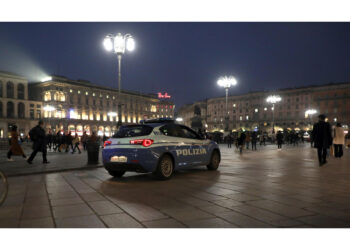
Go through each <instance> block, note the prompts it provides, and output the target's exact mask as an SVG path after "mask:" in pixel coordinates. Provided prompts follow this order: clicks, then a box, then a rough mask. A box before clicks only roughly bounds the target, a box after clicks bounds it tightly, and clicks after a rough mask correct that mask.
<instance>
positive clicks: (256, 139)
mask: <svg viewBox="0 0 350 250" xmlns="http://www.w3.org/2000/svg"><path fill="white" fill-rule="evenodd" d="M257 141H258V135H257V133H256V132H255V131H254V132H253V133H252V150H256V143H257Z"/></svg>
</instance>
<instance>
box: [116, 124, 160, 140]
mask: <svg viewBox="0 0 350 250" xmlns="http://www.w3.org/2000/svg"><path fill="white" fill-rule="evenodd" d="M152 130H153V128H152V127H151V126H147V125H129V126H122V127H120V129H119V130H118V132H117V133H115V134H114V135H113V138H125V137H137V136H145V135H149V134H150V133H151V132H152Z"/></svg>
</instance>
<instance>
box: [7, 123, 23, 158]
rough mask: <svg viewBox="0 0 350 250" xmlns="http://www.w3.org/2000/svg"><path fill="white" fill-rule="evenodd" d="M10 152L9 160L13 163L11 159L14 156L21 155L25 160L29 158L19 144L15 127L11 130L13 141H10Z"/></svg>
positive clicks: (8, 154)
mask: <svg viewBox="0 0 350 250" xmlns="http://www.w3.org/2000/svg"><path fill="white" fill-rule="evenodd" d="M10 143H11V145H10V150H9V151H8V153H7V160H8V161H13V159H12V158H11V156H12V155H21V156H23V158H27V156H26V155H25V154H24V152H23V149H22V147H21V145H20V144H19V143H18V133H17V126H16V125H13V126H12V128H11V140H10Z"/></svg>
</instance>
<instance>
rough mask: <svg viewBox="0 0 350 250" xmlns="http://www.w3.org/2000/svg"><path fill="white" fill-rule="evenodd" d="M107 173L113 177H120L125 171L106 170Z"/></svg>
mask: <svg viewBox="0 0 350 250" xmlns="http://www.w3.org/2000/svg"><path fill="white" fill-rule="evenodd" d="M108 173H109V174H110V175H112V176H113V177H122V176H123V175H124V174H125V171H116V170H108Z"/></svg>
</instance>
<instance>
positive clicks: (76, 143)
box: [72, 134, 81, 154]
mask: <svg viewBox="0 0 350 250" xmlns="http://www.w3.org/2000/svg"><path fill="white" fill-rule="evenodd" d="M72 143H73V145H74V148H73V151H72V154H74V153H75V149H78V151H79V154H81V151H80V148H79V144H80V142H79V136H78V135H77V134H75V137H74V139H73V142H72Z"/></svg>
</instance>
